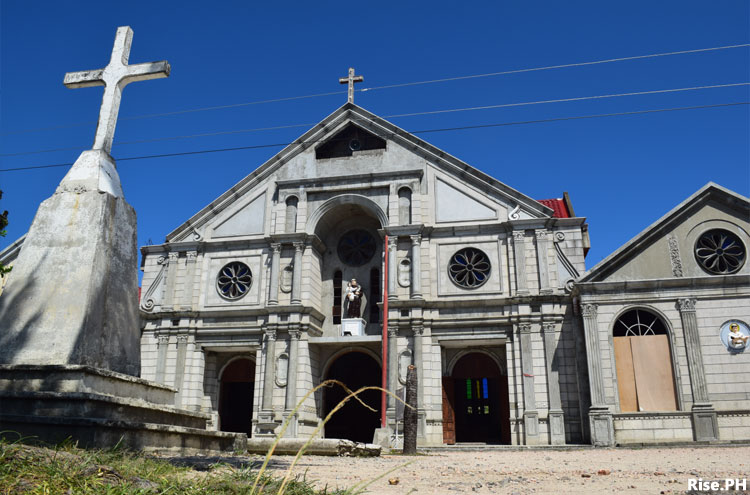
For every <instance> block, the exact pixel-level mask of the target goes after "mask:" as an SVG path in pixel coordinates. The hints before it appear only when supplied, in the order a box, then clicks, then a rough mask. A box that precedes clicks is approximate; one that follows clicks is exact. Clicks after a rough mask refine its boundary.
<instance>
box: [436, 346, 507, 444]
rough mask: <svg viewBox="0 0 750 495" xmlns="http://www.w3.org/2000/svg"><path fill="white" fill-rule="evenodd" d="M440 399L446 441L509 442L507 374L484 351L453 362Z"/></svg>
mask: <svg viewBox="0 0 750 495" xmlns="http://www.w3.org/2000/svg"><path fill="white" fill-rule="evenodd" d="M446 385H448V386H446ZM443 401H444V405H443V411H444V418H443V425H444V426H443V429H444V432H443V433H444V435H443V437H444V441H446V443H453V442H485V443H505V444H509V443H510V407H509V403H508V377H507V376H504V375H502V374H501V372H500V369H499V368H498V366H497V364H495V362H494V361H493V360H492V359H491V358H490V357H489V356H487V355H486V354H482V353H478V352H475V353H470V354H467V355H465V356H463V357H462V358H461V359H460V360H459V361H458V362H457V363H456V365H455V367H454V368H453V373H452V375H451V377H450V378H448V377H446V378H445V379H444V380H443ZM446 402H447V404H446ZM446 411H447V412H448V413H451V412H452V413H453V414H452V416H453V424H451V421H450V419H451V418H450V416H451V414H448V415H447V416H448V417H447V418H446V417H445V416H446V414H445V412H446ZM446 419H447V421H446ZM446 423H447V424H446ZM446 433H447V436H446ZM451 437H453V438H451ZM451 440H453V442H451Z"/></svg>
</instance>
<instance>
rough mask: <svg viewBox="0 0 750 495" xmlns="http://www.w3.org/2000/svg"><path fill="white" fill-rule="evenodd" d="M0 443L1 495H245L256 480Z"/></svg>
mask: <svg viewBox="0 0 750 495" xmlns="http://www.w3.org/2000/svg"><path fill="white" fill-rule="evenodd" d="M27 440H28V439H19V440H18V441H9V440H7V439H3V438H0V494H2V495H15V494H22V493H23V494H35V495H36V494H38V495H57V494H60V495H62V494H65V495H67V494H96V495H99V494H106V495H119V494H128V495H135V494H138V495H140V494H144V495H145V494H186V495H193V494H196V495H197V494H245V493H249V492H250V491H251V489H252V487H253V484H254V483H255V482H256V479H257V477H258V470H257V469H254V468H252V466H251V467H234V466H232V465H230V464H228V463H216V464H211V465H210V466H208V468H207V469H204V470H202V471H197V470H194V469H192V468H190V467H186V466H179V465H174V464H173V463H170V462H169V461H168V460H165V459H159V458H156V457H154V456H151V455H148V454H144V453H139V452H131V451H127V450H124V449H119V448H113V449H109V450H98V449H97V450H92V449H80V448H77V447H76V446H75V445H73V444H71V443H70V442H64V443H63V444H60V445H57V446H44V445H28V444H26V443H22V442H26V441H27ZM281 485H282V480H280V479H277V478H273V477H271V476H269V475H266V474H261V475H260V479H259V480H258V487H260V488H259V489H256V493H259V494H266V495H270V494H272V493H277V492H278V491H279V489H280V488H281ZM285 493H287V494H289V495H321V494H326V495H340V494H343V493H346V492H345V491H343V490H333V491H331V490H327V489H323V490H319V489H317V488H314V487H313V486H312V484H311V483H310V482H308V481H307V480H306V479H305V477H304V476H301V477H300V476H298V477H296V478H294V479H291V480H288V481H287V483H286V486H285Z"/></svg>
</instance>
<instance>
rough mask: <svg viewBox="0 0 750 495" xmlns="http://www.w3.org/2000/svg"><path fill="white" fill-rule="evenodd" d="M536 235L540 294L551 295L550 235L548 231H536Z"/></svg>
mask: <svg viewBox="0 0 750 495" xmlns="http://www.w3.org/2000/svg"><path fill="white" fill-rule="evenodd" d="M535 235H536V260H537V267H538V271H539V293H540V294H551V293H552V289H551V288H550V280H549V276H550V273H549V259H548V258H549V256H548V254H547V251H548V238H549V234H548V232H547V231H546V230H537V231H535Z"/></svg>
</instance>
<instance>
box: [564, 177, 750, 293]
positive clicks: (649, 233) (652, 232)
mask: <svg viewBox="0 0 750 495" xmlns="http://www.w3.org/2000/svg"><path fill="white" fill-rule="evenodd" d="M709 199H713V200H715V201H718V202H719V203H722V204H725V205H727V206H729V207H732V208H734V209H744V210H746V212H748V213H750V199H748V198H746V197H745V196H742V195H741V194H737V193H736V192H734V191H731V190H729V189H726V188H724V187H722V186H720V185H718V184H716V183H714V182H709V183H708V184H706V185H705V186H703V187H701V188H700V189H698V191H696V192H695V193H693V194H692V195H691V196H690V197H689V198H687V199H686V200H685V201H683V202H682V203H680V204H678V205H677V206H675V207H674V208H672V209H671V210H670V211H669V212H668V213H667V214H666V215H664V216H663V217H661V218H660V219H658V220H657V221H656V222H654V223H652V224H651V225H649V226H648V227H646V228H645V229H644V230H643V231H641V232H640V233H639V234H638V235H636V236H635V237H633V238H632V239H630V240H629V241H628V242H626V243H625V244H623V245H622V246H621V247H620V248H619V249H618V250H617V251H615V252H614V253H612V254H610V255H609V256H607V257H606V258H604V259H603V260H601V261H600V262H599V263H597V264H596V265H595V266H594V267H593V268H591V269H590V270H589V271H588V272H586V274H584V276H583V277H581V278H579V279H578V282H579V283H585V282H599V281H601V280H603V279H604V278H605V277H606V276H607V275H609V274H610V273H612V271H614V269H616V268H617V267H618V266H619V265H620V264H621V263H623V262H625V261H626V260H629V259H630V258H631V256H633V255H634V254H636V253H637V252H638V251H639V250H641V249H642V248H644V247H645V246H647V245H649V244H650V243H651V242H652V241H655V240H656V239H658V238H659V237H661V236H663V235H665V234H666V233H667V232H668V231H669V230H670V229H671V228H673V227H674V226H675V225H676V224H678V223H679V222H680V221H682V220H683V219H684V218H685V217H686V216H688V215H689V214H690V212H691V210H693V209H694V208H695V207H696V206H698V205H701V204H705V203H706V202H707V201H708V200H709Z"/></svg>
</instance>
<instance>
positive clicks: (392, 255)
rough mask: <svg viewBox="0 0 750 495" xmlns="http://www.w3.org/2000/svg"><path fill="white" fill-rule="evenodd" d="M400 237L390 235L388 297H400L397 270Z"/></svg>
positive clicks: (393, 298)
mask: <svg viewBox="0 0 750 495" xmlns="http://www.w3.org/2000/svg"><path fill="white" fill-rule="evenodd" d="M397 241H398V239H397V238H396V237H395V236H391V237H388V247H387V248H388V299H389V300H395V299H398V294H397V293H396V275H397V274H396V272H397V271H398V266H397V265H396V243H397ZM412 265H413V264H412Z"/></svg>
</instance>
